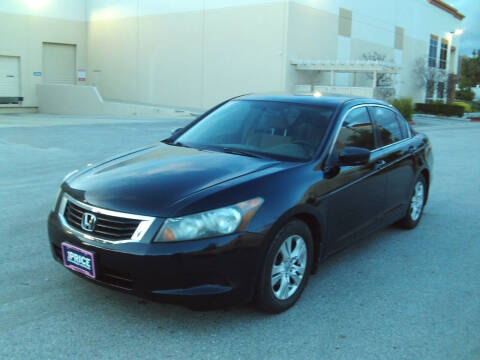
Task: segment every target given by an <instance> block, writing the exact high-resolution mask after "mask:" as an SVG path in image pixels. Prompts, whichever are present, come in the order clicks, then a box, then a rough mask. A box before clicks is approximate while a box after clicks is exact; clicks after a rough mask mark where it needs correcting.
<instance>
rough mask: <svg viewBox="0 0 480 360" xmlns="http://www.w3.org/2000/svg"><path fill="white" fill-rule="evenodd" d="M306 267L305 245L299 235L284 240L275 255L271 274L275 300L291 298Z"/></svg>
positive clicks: (299, 283) (300, 281)
mask: <svg viewBox="0 0 480 360" xmlns="http://www.w3.org/2000/svg"><path fill="white" fill-rule="evenodd" d="M306 267H307V245H306V244H305V240H304V239H303V238H302V237H301V236H300V235H291V236H289V237H288V238H286V239H285V240H284V242H283V243H282V245H281V246H280V248H279V249H278V251H277V254H276V255H275V259H274V261H273V266H272V272H271V285H272V290H273V294H274V295H275V297H276V298H277V299H280V300H286V299H288V298H289V297H291V296H292V295H293V294H295V292H296V291H297V289H298V288H299V286H300V285H301V283H302V279H303V277H304V275H305V269H306Z"/></svg>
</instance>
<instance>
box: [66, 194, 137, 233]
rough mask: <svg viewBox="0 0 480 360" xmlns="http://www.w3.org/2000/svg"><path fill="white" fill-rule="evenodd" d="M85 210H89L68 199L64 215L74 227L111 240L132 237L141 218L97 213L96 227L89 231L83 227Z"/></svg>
mask: <svg viewBox="0 0 480 360" xmlns="http://www.w3.org/2000/svg"><path fill="white" fill-rule="evenodd" d="M85 212H89V211H88V210H86V209H83V208H81V207H80V206H78V205H76V204H74V203H73V202H71V201H67V204H66V206H65V213H64V217H65V220H66V221H67V223H68V224H69V225H70V226H72V227H73V228H75V229H78V230H80V231H82V232H84V233H88V234H92V235H94V236H98V237H100V238H103V239H107V240H111V241H120V240H126V239H130V238H131V237H132V235H133V233H134V232H135V230H136V229H137V227H138V225H139V224H140V220H135V219H126V218H121V217H115V216H109V215H104V214H98V213H95V216H96V217H97V222H96V224H95V228H94V230H93V231H92V232H87V231H85V230H84V229H82V225H81V224H82V217H83V214H84V213H85Z"/></svg>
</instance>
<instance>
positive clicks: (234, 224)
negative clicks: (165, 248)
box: [155, 197, 263, 242]
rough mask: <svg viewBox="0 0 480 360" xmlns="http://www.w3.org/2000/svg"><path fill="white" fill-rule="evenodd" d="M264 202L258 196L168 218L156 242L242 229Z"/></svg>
mask: <svg viewBox="0 0 480 360" xmlns="http://www.w3.org/2000/svg"><path fill="white" fill-rule="evenodd" d="M262 204H263V199H262V198H259V197H258V198H255V199H252V200H248V201H243V202H240V203H238V204H235V205H232V206H227V207H223V208H220V209H215V210H210V211H205V212H201V213H198V214H193V215H188V216H183V217H179V218H171V219H166V220H165V223H164V224H163V226H162V228H161V229H160V232H159V234H158V236H157V238H156V239H155V242H162V241H182V240H194V239H201V238H205V237H211V236H220V235H228V234H232V233H234V232H236V231H241V230H243V229H245V228H246V226H247V225H248V223H249V222H250V220H251V219H252V218H253V215H255V213H256V212H257V210H258V209H259V208H260V206H261V205H262Z"/></svg>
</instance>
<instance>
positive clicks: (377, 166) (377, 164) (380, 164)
mask: <svg viewBox="0 0 480 360" xmlns="http://www.w3.org/2000/svg"><path fill="white" fill-rule="evenodd" d="M385 165H387V162H386V161H385V160H378V161H375V166H374V169H375V170H378V169H381V168H383V167H384V166H385Z"/></svg>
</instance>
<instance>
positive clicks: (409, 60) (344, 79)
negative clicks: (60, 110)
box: [0, 0, 463, 108]
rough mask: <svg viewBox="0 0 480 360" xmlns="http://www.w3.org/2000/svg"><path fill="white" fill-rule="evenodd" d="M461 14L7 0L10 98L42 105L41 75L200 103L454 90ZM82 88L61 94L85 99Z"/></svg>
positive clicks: (4, 97)
mask: <svg viewBox="0 0 480 360" xmlns="http://www.w3.org/2000/svg"><path fill="white" fill-rule="evenodd" d="M462 19H463V15H462V14H460V13H459V12H458V11H457V10H455V9H454V8H452V7H450V6H449V5H446V4H445V3H444V2H442V1H440V0H404V1H401V2H400V1H394V0H362V1H358V0H277V1H274V0H272V1H261V0H182V1H175V0H158V1H155V0H2V1H1V2H0V31H1V33H2V36H1V37H0V107H12V106H17V107H18V106H22V107H37V106H38V105H39V98H41V99H45V96H43V97H39V96H38V95H39V94H38V91H39V90H38V88H37V84H63V85H75V88H78V87H79V86H86V85H90V87H87V88H88V89H89V91H90V90H92V89H93V90H92V91H97V90H98V92H99V93H100V94H101V96H103V97H104V98H106V99H113V100H119V101H126V102H136V103H146V104H160V105H166V106H180V107H192V108H207V107H209V106H212V105H214V104H215V103H217V102H219V101H221V100H223V99H226V98H229V97H232V96H236V95H240V94H244V93H250V92H267V91H268V92H269V91H289V92H293V91H297V92H312V91H320V92H326V93H327V92H328V93H332V92H333V93H343V94H352V95H360V96H383V95H385V94H390V95H391V94H393V91H394V94H395V96H397V97H400V96H408V97H412V98H413V99H414V100H415V101H424V100H425V98H426V96H428V98H431V99H436V98H445V96H446V91H445V87H446V85H445V78H446V75H448V73H451V72H454V71H455V69H456V68H457V66H456V63H457V58H458V55H457V53H458V51H456V49H457V48H458V45H459V39H460V36H458V33H457V34H455V31H456V30H457V29H461V20H462ZM424 74H426V76H424ZM429 81H430V82H429ZM427 83H428V84H429V86H428V87H427V86H425V85H426V84H427ZM93 86H94V87H96V89H95V88H93ZM53 87H55V86H53ZM53 87H52V88H53ZM72 87H73V86H64V87H61V88H60V91H59V90H58V87H57V93H56V94H59V93H61V94H70V93H71V96H70V98H72V99H73V101H77V102H79V103H81V102H82V101H84V98H83V97H82V96H83V95H81V94H83V93H84V92H83V91H77V90H76V89H73V90H72ZM87 88H85V89H80V90H86V89H87ZM427 88H428V89H429V91H427ZM49 89H50V88H49ZM432 89H433V90H432ZM48 94H50V93H48ZM52 94H55V93H52ZM47 98H48V99H49V101H55V99H56V96H53V95H52V96H47ZM42 101H44V100H42Z"/></svg>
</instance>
